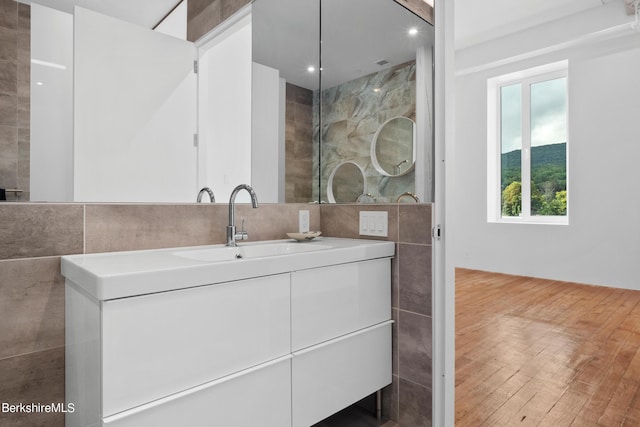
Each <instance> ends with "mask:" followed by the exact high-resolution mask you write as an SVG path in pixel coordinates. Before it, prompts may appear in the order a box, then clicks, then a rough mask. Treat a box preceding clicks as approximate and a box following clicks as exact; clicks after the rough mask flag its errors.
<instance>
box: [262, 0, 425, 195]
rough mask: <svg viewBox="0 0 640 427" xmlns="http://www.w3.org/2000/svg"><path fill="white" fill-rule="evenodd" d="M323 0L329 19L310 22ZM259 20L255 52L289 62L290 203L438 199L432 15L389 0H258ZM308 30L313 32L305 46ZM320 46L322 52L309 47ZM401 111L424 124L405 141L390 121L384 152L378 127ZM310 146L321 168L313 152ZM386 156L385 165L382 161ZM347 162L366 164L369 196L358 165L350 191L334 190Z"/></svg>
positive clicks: (282, 65)
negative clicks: (343, 194)
mask: <svg viewBox="0 0 640 427" xmlns="http://www.w3.org/2000/svg"><path fill="white" fill-rule="evenodd" d="M317 5H320V10H321V11H320V14H321V19H320V22H321V23H322V25H321V27H320V28H319V29H318V28H317V27H313V28H310V29H303V28H301V25H300V23H301V22H302V21H304V19H308V16H309V14H310V12H309V11H312V12H311V13H312V14H313V13H316V12H317V9H316V7H317ZM296 10H299V14H298V13H297V12H296V13H293V12H294V11H296ZM285 11H287V12H285ZM289 11H290V12H289ZM309 22H314V21H313V20H311V21H309ZM356 22H357V25H354V23H356ZM275 23H277V25H275ZM253 25H254V26H253V58H254V61H256V62H259V63H261V64H263V65H266V66H268V67H271V68H273V69H277V70H279V72H280V76H281V77H282V78H283V79H284V80H286V112H285V116H286V120H285V123H286V142H285V147H286V158H285V169H286V177H287V178H286V185H287V191H286V201H287V202H308V201H316V202H317V201H320V202H327V201H328V202H341V201H344V202H354V201H356V199H357V200H358V201H359V202H361V203H371V202H395V201H396V200H397V198H398V197H399V196H400V195H402V194H403V193H406V192H411V193H412V194H413V193H421V196H422V197H421V198H422V200H431V191H430V187H431V184H430V183H431V182H432V179H431V174H432V170H433V168H432V167H431V159H432V154H431V153H432V141H433V139H432V133H433V129H432V126H431V124H432V120H431V111H432V108H431V103H432V101H433V97H432V82H431V81H432V71H431V70H432V64H433V61H432V49H433V27H432V26H431V25H430V24H428V23H427V22H425V21H424V20H422V19H421V18H419V17H417V16H416V15H414V14H413V13H411V12H409V11H408V10H406V9H405V8H403V7H402V6H399V5H398V4H397V3H395V2H393V1H389V0H349V1H344V0H321V1H316V0H305V1H302V0H256V1H255V2H254V4H253ZM305 30H309V31H305ZM318 30H319V31H318ZM301 34H307V36H308V37H309V38H308V39H306V38H305V40H308V44H307V45H306V46H304V47H301V46H300V40H299V39H298V38H299V37H298V36H299V35H301ZM320 48H321V49H320ZM318 50H321V52H320V57H319V60H316V61H314V59H315V58H314V57H309V55H308V53H309V52H316V51H318ZM319 68H320V73H318V69H319ZM417 87H419V88H420V89H419V91H418V90H417ZM397 117H401V118H399V119H398V120H397V121H398V122H400V123H402V120H403V119H402V118H405V119H406V120H407V121H408V123H412V120H415V122H416V123H417V124H416V128H417V129H416V132H413V133H412V134H413V135H412V136H409V142H408V143H403V142H402V141H398V138H401V139H404V137H406V135H402V133H403V132H402V131H401V130H400V129H397V130H395V131H394V130H392V129H391V128H392V125H390V126H389V130H388V131H385V132H384V133H383V136H382V137H381V139H385V142H384V143H382V142H381V143H380V144H379V145H380V150H379V155H377V156H376V159H374V158H373V157H372V155H371V154H372V145H373V140H374V138H375V135H376V133H377V131H378V129H379V128H381V127H382V125H383V124H384V123H386V122H387V121H389V120H390V119H392V118H397ZM400 126H401V125H400ZM413 139H415V140H416V144H414V142H413ZM396 144H398V146H397V147H394V145H396ZM418 146H419V147H418ZM406 151H409V153H406ZM309 152H311V155H312V158H313V161H312V162H311V167H312V169H311V170H310V169H309V166H310V164H309V163H308V162H307V161H305V160H304V159H307V158H308V157H307V156H308V155H309ZM388 155H389V156H391V157H389V158H387V157H388ZM398 156H400V157H402V158H398V159H397V160H396V157H398ZM416 156H419V159H416ZM402 160H406V162H403V161H402ZM416 160H418V164H419V166H418V167H416V168H414V167H412V165H413V164H414V163H415V162H416ZM376 161H377V162H378V164H380V163H382V164H384V165H385V166H384V167H380V168H378V167H376V163H375V162H376ZM348 162H350V163H348ZM398 163H400V165H398ZM345 164H352V165H355V166H358V168H359V169H360V170H362V171H363V175H364V181H365V182H364V187H365V188H367V191H366V192H365V193H367V194H365V196H366V197H359V196H363V192H359V191H361V190H362V185H361V184H360V181H359V179H360V178H359V176H360V174H355V173H354V174H353V176H355V177H356V178H357V179H356V181H354V182H353V183H352V184H351V185H352V186H353V187H354V189H353V190H351V192H350V193H351V194H350V196H349V197H347V198H346V199H345V200H340V199H339V198H336V197H334V196H335V189H334V188H333V185H332V184H333V183H334V182H333V181H332V182H329V181H330V180H331V178H332V177H334V178H335V171H336V168H338V167H339V166H340V165H345ZM390 164H392V166H390ZM394 167H395V168H396V169H397V170H398V171H397V172H395V173H394ZM351 169H352V170H354V171H355V170H356V168H355V167H352V168H351ZM385 171H389V172H385ZM417 184H418V185H417ZM341 185H349V184H348V183H346V182H342V183H341ZM310 190H311V194H309V191H310ZM356 193H357V194H356ZM354 197H355V198H354Z"/></svg>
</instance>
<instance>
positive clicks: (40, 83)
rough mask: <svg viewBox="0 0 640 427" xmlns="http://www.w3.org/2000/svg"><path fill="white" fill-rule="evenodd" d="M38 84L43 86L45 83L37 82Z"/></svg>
mask: <svg viewBox="0 0 640 427" xmlns="http://www.w3.org/2000/svg"><path fill="white" fill-rule="evenodd" d="M36 84H37V85H38V86H42V85H43V84H44V83H42V82H36Z"/></svg>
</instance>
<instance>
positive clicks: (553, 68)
mask: <svg viewBox="0 0 640 427" xmlns="http://www.w3.org/2000/svg"><path fill="white" fill-rule="evenodd" d="M562 77H568V61H566V60H565V61H559V62H554V63H551V64H546V65H543V66H539V67H535V68H529V69H526V70H522V71H517V72H514V73H510V74H504V75H501V76H498V77H493V78H490V79H488V80H487V221H488V222H493V223H508V224H552V225H568V224H569V194H570V193H569V179H568V178H569V139H570V138H569V126H568V123H567V214H566V215H562V216H554V215H535V216H532V215H531V198H530V197H523V198H522V212H523V214H522V216H519V217H503V216H502V193H501V191H500V188H501V185H500V184H501V167H500V162H501V158H502V156H501V141H500V126H501V123H500V114H501V113H500V88H501V87H502V86H508V85H510V84H515V83H522V85H523V86H524V85H526V86H527V87H528V86H529V85H531V84H533V83H537V82H540V81H545V80H551V79H557V78H562ZM567 82H568V80H567ZM567 92H568V88H567ZM567 95H568V94H567ZM522 105H523V109H522V131H523V135H522V149H521V153H522V162H521V164H522V165H524V164H529V161H530V150H531V132H530V113H529V112H530V106H531V102H530V91H528V90H523V97H522ZM568 108H569V106H568V105H567V121H568V117H569V113H568ZM530 174H531V170H530V168H523V169H522V194H523V195H524V194H529V195H530V194H531V175H530Z"/></svg>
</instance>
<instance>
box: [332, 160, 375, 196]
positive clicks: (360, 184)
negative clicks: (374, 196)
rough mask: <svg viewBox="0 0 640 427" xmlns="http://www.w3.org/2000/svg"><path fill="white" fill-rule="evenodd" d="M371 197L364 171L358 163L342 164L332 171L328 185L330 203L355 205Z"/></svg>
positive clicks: (347, 162) (348, 162)
mask: <svg viewBox="0 0 640 427" xmlns="http://www.w3.org/2000/svg"><path fill="white" fill-rule="evenodd" d="M369 196H370V195H369V194H368V193H367V183H366V180H365V177H364V171H363V170H362V168H361V167H360V166H359V165H358V164H357V163H355V162H352V161H346V162H342V163H340V164H338V165H337V166H336V167H335V168H334V169H333V171H331V175H330V176H329V182H328V183H327V197H328V199H329V203H355V202H358V201H360V200H361V199H362V198H363V197H369Z"/></svg>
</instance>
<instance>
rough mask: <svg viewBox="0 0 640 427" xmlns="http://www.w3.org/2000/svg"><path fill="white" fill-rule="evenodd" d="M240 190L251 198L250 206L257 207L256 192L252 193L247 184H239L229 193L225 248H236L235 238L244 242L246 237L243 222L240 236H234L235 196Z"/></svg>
mask: <svg viewBox="0 0 640 427" xmlns="http://www.w3.org/2000/svg"><path fill="white" fill-rule="evenodd" d="M240 190H247V192H248V193H249V195H250V196H251V206H253V208H254V209H255V208H257V207H258V198H257V197H256V192H255V191H253V188H251V187H250V186H248V185H247V184H240V185H238V186H237V187H236V188H234V189H233V191H232V192H231V197H230V198H229V225H227V246H238V245H237V244H236V238H240V240H244V239H245V238H246V237H247V232H246V231H244V221H243V226H242V231H241V232H240V234H236V224H235V223H236V218H235V217H236V195H237V194H238V192H239V191H240Z"/></svg>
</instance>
